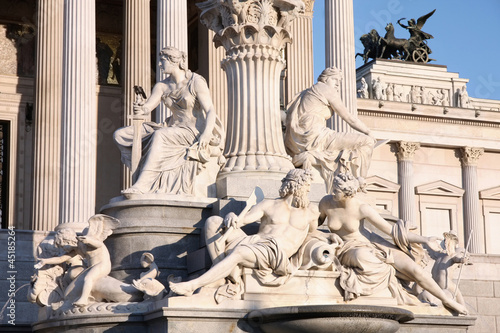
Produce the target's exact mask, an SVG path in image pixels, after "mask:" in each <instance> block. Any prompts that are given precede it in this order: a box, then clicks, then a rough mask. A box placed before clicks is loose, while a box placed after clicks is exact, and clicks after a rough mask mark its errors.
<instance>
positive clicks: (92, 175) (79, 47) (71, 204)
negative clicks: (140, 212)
mask: <svg viewBox="0 0 500 333" xmlns="http://www.w3.org/2000/svg"><path fill="white" fill-rule="evenodd" d="M63 31H64V41H63V49H64V51H63V74H62V75H63V76H62V82H63V86H62V87H63V89H62V110H63V113H62V140H61V186H60V191H61V192H60V204H59V209H60V210H59V222H60V223H67V222H86V221H87V220H88V219H89V218H90V217H91V216H92V215H93V214H94V213H95V190H96V186H95V185H96V184H95V182H96V143H97V109H96V82H95V81H96V80H95V78H96V60H95V1H94V0H66V1H65V5H64V29H63Z"/></svg>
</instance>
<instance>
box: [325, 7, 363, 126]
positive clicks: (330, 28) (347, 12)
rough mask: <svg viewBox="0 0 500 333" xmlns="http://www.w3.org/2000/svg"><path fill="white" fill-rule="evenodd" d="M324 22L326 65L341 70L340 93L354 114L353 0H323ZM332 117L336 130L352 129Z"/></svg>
mask: <svg viewBox="0 0 500 333" xmlns="http://www.w3.org/2000/svg"><path fill="white" fill-rule="evenodd" d="M325 25H326V28H325V30H326V31H325V52H326V67H330V66H335V67H337V68H339V69H341V70H342V72H343V73H344V81H343V83H342V84H341V85H340V96H341V97H342V100H343V101H344V104H345V106H346V107H347V110H349V112H350V113H352V114H354V115H357V113H358V111H357V104H356V62H355V58H354V12H353V0H325ZM332 120H333V124H332V128H333V129H335V130H336V131H339V132H349V131H352V129H351V127H350V126H349V125H348V124H347V123H346V122H345V121H344V120H342V118H340V117H339V116H337V115H334V116H333V119H332Z"/></svg>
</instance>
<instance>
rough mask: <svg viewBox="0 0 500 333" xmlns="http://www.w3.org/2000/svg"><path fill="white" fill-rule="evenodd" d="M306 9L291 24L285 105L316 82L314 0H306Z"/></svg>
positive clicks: (287, 50)
mask: <svg viewBox="0 0 500 333" xmlns="http://www.w3.org/2000/svg"><path fill="white" fill-rule="evenodd" d="M304 3H305V5H306V7H305V8H306V9H305V12H304V14H300V15H299V16H298V17H297V18H296V19H295V20H294V21H293V22H292V23H291V25H290V30H291V35H292V36H293V43H291V44H288V45H287V47H286V71H287V75H286V76H287V77H286V94H285V107H286V106H287V105H288V103H289V102H290V101H291V100H292V99H293V97H294V96H295V95H296V94H298V93H300V92H301V91H302V90H304V89H307V88H309V87H310V86H312V85H313V83H314V66H313V40H312V16H313V7H314V0H306V1H304Z"/></svg>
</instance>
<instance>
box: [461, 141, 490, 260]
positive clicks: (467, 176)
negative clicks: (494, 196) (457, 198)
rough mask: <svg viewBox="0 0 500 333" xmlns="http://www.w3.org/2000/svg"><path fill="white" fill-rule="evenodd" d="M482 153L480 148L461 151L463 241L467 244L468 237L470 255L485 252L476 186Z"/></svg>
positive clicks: (468, 148)
mask: <svg viewBox="0 0 500 333" xmlns="http://www.w3.org/2000/svg"><path fill="white" fill-rule="evenodd" d="M483 152H484V150H483V149H482V148H471V147H464V148H462V149H461V153H462V156H461V162H462V185H463V188H464V190H465V193H464V199H463V200H464V223H465V225H464V227H465V240H466V242H467V240H468V239H469V237H470V247H469V251H470V252H472V253H484V252H485V244H484V227H483V223H482V219H481V210H480V204H479V191H478V185H477V163H478V160H479V157H480V156H481V155H482V154H483ZM472 231H473V232H472ZM471 232H472V236H471Z"/></svg>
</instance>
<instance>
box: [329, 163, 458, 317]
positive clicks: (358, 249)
mask: <svg viewBox="0 0 500 333" xmlns="http://www.w3.org/2000/svg"><path fill="white" fill-rule="evenodd" d="M333 183H334V184H333V187H334V191H333V194H331V195H327V196H325V197H324V198H323V199H322V200H321V201H320V204H319V210H320V219H319V222H320V223H323V222H325V220H326V222H327V225H328V228H329V229H330V231H331V232H334V233H336V234H337V235H339V236H340V238H342V240H343V241H344V244H343V246H342V248H341V249H340V250H339V252H338V253H337V256H338V259H339V261H340V263H341V264H342V266H343V271H342V274H341V277H340V285H341V286H342V288H343V289H344V292H345V298H346V299H354V298H356V297H358V296H362V295H370V294H373V293H375V292H377V291H379V290H380V289H381V288H387V287H388V288H389V289H390V290H391V292H392V294H393V296H394V297H396V298H397V299H398V303H399V304H418V302H417V301H416V298H415V297H412V296H411V295H409V294H407V293H405V292H404V290H402V288H401V286H400V285H399V283H398V280H397V279H396V277H397V278H398V279H402V280H405V281H412V282H416V283H417V284H418V285H419V286H420V287H422V288H423V289H425V290H427V291H428V292H429V293H431V294H432V295H434V296H435V297H437V298H438V299H439V300H441V302H442V303H443V305H444V306H445V307H447V308H449V309H451V310H453V311H456V312H458V313H459V314H467V309H466V307H465V306H464V305H463V304H460V303H458V302H457V301H455V300H454V299H453V298H452V297H450V296H449V295H448V294H447V293H445V291H444V290H443V289H442V288H441V287H440V286H439V285H438V283H437V282H436V281H434V280H433V278H432V276H431V275H430V274H428V273H426V272H425V271H424V269H423V268H422V266H420V264H424V263H425V259H426V256H425V252H424V251H423V248H422V247H421V245H420V244H426V245H427V246H429V247H430V248H431V249H435V250H436V251H439V250H440V249H439V245H438V244H437V243H436V240H437V237H424V236H420V235H417V234H414V233H411V232H409V231H408V224H405V223H404V222H403V221H402V220H399V221H398V223H397V224H395V225H394V226H392V225H391V224H390V223H389V222H387V221H386V220H384V219H383V218H382V217H381V216H380V215H379V214H378V213H377V211H376V210H375V209H374V208H373V207H371V206H370V205H368V204H366V203H364V202H363V201H361V200H359V199H358V198H357V197H356V193H357V192H358V188H359V182H358V180H357V179H356V178H355V177H353V176H352V174H350V173H349V172H347V173H340V174H338V175H337V176H336V177H335V179H334V180H333ZM362 220H364V221H365V222H369V223H371V224H373V225H374V226H376V227H377V228H378V229H379V230H380V231H382V232H383V233H385V234H387V235H390V236H392V238H393V240H394V243H395V244H396V245H393V244H391V243H389V242H387V241H384V240H383V239H382V238H381V237H379V238H380V239H379V240H378V241H377V242H372V241H370V238H369V236H368V235H367V234H366V230H365V229H364V228H363V227H362V224H361V221H362ZM394 274H395V275H394Z"/></svg>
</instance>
